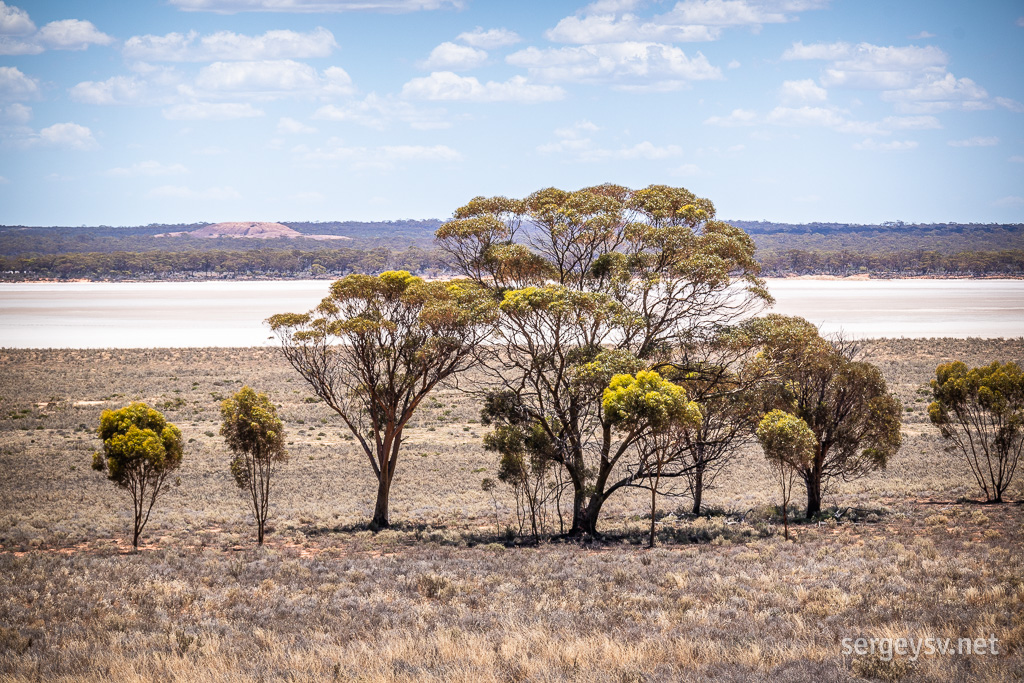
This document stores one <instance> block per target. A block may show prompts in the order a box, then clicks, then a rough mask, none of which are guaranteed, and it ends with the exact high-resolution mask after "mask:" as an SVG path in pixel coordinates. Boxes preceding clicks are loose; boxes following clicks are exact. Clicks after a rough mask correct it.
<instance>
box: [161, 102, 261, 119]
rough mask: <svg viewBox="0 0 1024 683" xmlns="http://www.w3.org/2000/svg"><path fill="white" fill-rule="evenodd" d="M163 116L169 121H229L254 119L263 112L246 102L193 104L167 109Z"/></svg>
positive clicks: (178, 105) (177, 105)
mask: <svg viewBox="0 0 1024 683" xmlns="http://www.w3.org/2000/svg"><path fill="white" fill-rule="evenodd" d="M163 114H164V118H165V119H169V120H171V121H230V120H232V119H251V118H256V117H258V116H263V115H264V112H263V110H261V109H257V108H256V107H254V106H252V105H251V104H249V103H248V102H244V103H238V102H193V103H190V104H176V105H174V106H172V107H168V108H167V109H164V111H163Z"/></svg>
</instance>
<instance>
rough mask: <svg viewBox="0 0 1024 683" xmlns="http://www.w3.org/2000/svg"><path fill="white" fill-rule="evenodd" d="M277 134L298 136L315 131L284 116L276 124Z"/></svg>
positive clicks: (311, 127)
mask: <svg viewBox="0 0 1024 683" xmlns="http://www.w3.org/2000/svg"><path fill="white" fill-rule="evenodd" d="M277 132H278V133H281V134H282V135H299V134H310V133H315V132H317V131H316V128H314V127H313V126H307V125H306V124H304V123H302V122H301V121H296V120H295V119H293V118H289V117H287V116H284V117H282V118H281V120H280V121H278V122H277Z"/></svg>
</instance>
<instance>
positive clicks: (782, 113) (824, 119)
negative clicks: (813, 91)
mask: <svg viewBox="0 0 1024 683" xmlns="http://www.w3.org/2000/svg"><path fill="white" fill-rule="evenodd" d="M767 121H768V123H774V124H776V125H780V126H797V127H801V128H802V127H806V126H823V127H825V128H838V127H839V126H841V125H843V124H844V123H846V120H845V119H844V118H843V116H842V115H841V114H839V113H838V112H836V111H835V110H833V109H826V108H824V107H775V109H773V110H772V111H770V112H769V113H768V117H767Z"/></svg>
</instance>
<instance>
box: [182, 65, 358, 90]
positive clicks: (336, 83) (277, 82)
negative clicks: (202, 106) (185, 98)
mask: <svg viewBox="0 0 1024 683" xmlns="http://www.w3.org/2000/svg"><path fill="white" fill-rule="evenodd" d="M195 86H196V88H197V89H199V90H201V91H207V92H208V93H210V94H212V95H216V94H218V93H231V94H245V95H248V96H251V97H255V98H258V99H276V98H277V97H279V96H282V95H294V94H307V95H310V96H320V95H348V94H351V93H352V92H354V88H353V87H352V79H351V78H350V77H349V75H348V73H346V72H345V70H344V69H342V68H341V67H337V66H332V67H328V68H327V69H325V70H324V72H323V73H322V74H321V73H319V72H317V70H316V69H314V68H313V67H312V66H310V65H309V64H304V63H302V62H296V61H294V60H291V59H283V60H262V61H257V62H214V63H213V64H210V65H208V66H204V67H203V68H202V69H200V70H199V74H198V75H197V76H196V80H195Z"/></svg>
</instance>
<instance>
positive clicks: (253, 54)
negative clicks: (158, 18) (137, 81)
mask: <svg viewBox="0 0 1024 683" xmlns="http://www.w3.org/2000/svg"><path fill="white" fill-rule="evenodd" d="M337 46H338V45H337V43H336V42H335V40H334V34H333V33H331V32H330V31H328V30H327V29H325V28H323V27H317V28H315V29H313V30H312V31H310V32H308V33H299V32H296V31H287V30H278V31H267V32H266V33H264V34H262V35H258V36H247V35H243V34H240V33H234V32H232V31H218V32H217V33H212V34H209V35H204V36H201V35H199V34H198V33H197V32H196V31H190V32H189V33H168V34H166V35H163V36H155V35H144V36H132V37H131V38H129V39H128V40H126V41H125V44H124V48H123V50H122V52H123V54H124V56H125V57H127V58H129V59H139V60H143V61H151V62H212V61H255V60H263V59H301V58H310V57H328V56H330V55H331V53H332V52H333V51H334V49H335V48H336V47H337Z"/></svg>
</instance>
